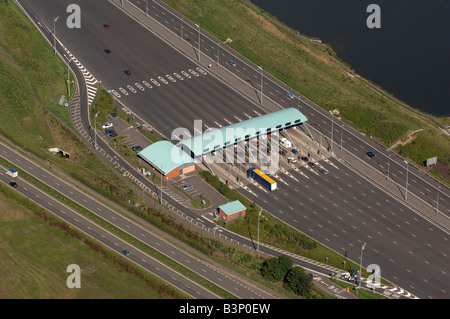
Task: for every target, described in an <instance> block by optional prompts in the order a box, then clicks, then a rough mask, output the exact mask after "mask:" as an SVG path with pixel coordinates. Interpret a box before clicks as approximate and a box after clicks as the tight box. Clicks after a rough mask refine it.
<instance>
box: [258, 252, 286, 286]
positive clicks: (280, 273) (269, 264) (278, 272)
mask: <svg viewBox="0 0 450 319" xmlns="http://www.w3.org/2000/svg"><path fill="white" fill-rule="evenodd" d="M292 265H293V262H292V260H291V258H289V257H288V256H286V255H281V256H279V257H274V258H270V259H267V260H266V261H265V262H264V263H263V265H262V268H261V275H262V276H263V277H264V278H265V279H267V280H270V281H274V282H275V281H280V280H283V278H284V276H286V274H287V272H288V271H289V269H290V268H291V267H292Z"/></svg>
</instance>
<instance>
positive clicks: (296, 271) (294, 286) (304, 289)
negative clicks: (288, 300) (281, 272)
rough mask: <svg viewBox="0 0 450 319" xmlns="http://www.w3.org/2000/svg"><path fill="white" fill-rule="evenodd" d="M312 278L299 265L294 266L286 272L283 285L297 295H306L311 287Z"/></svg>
mask: <svg viewBox="0 0 450 319" xmlns="http://www.w3.org/2000/svg"><path fill="white" fill-rule="evenodd" d="M312 286H313V285H312V278H311V277H310V276H308V275H307V274H306V273H305V271H304V269H303V268H301V267H294V268H292V269H291V270H289V272H288V273H287V274H286V277H285V278H284V284H283V287H284V288H286V289H287V290H290V291H292V292H293V293H294V294H296V295H298V296H303V297H307V296H308V295H309V294H310V292H311V289H312Z"/></svg>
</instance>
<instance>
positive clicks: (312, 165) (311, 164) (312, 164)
mask: <svg viewBox="0 0 450 319" xmlns="http://www.w3.org/2000/svg"><path fill="white" fill-rule="evenodd" d="M308 165H309V166H311V168H312V167H314V166H316V164H314V163H313V162H308Z"/></svg>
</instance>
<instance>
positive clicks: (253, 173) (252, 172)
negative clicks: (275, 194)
mask: <svg viewBox="0 0 450 319" xmlns="http://www.w3.org/2000/svg"><path fill="white" fill-rule="evenodd" d="M247 174H248V175H249V176H250V177H251V178H253V179H254V180H255V181H257V182H258V183H260V184H261V185H262V186H264V187H265V188H267V189H268V190H270V191H273V190H275V189H277V182H275V181H274V180H273V179H271V178H270V177H269V176H267V175H266V174H264V173H263V172H261V171H260V170H259V169H257V168H255V167H250V169H249V170H248V171H247Z"/></svg>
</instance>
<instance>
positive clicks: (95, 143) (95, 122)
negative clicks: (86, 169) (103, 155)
mask: <svg viewBox="0 0 450 319" xmlns="http://www.w3.org/2000/svg"><path fill="white" fill-rule="evenodd" d="M97 115H98V112H97V113H95V117H94V147H95V149H96V150H97V130H96V128H97Z"/></svg>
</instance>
